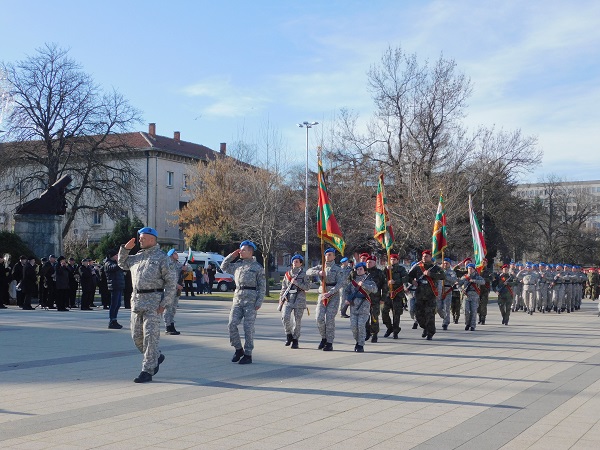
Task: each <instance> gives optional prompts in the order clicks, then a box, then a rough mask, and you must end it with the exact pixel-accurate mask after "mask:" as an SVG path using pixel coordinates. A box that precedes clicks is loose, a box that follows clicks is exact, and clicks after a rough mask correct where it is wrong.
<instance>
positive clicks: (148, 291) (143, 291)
mask: <svg viewBox="0 0 600 450" xmlns="http://www.w3.org/2000/svg"><path fill="white" fill-rule="evenodd" d="M164 291H165V290H164V289H162V288H161V289H136V290H135V292H137V293H138V294H150V293H152V292H164Z"/></svg>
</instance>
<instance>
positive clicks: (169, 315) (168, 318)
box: [163, 295, 179, 326]
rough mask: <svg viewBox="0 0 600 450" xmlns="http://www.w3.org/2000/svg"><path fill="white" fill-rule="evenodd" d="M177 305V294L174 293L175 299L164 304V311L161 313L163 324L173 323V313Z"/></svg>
mask: <svg viewBox="0 0 600 450" xmlns="http://www.w3.org/2000/svg"><path fill="white" fill-rule="evenodd" d="M178 305H179V295H175V299H174V300H173V303H171V304H170V305H167V306H165V312H164V313H163V317H164V319H165V325H166V326H169V325H171V324H172V323H175V313H176V312H177V306H178Z"/></svg>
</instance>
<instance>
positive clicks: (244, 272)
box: [221, 253, 267, 356]
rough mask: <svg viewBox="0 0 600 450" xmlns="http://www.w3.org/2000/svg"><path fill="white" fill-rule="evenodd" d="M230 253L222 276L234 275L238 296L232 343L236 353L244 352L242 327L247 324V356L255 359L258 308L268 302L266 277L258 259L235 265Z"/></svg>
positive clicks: (233, 308) (231, 326) (231, 320)
mask: <svg viewBox="0 0 600 450" xmlns="http://www.w3.org/2000/svg"><path fill="white" fill-rule="evenodd" d="M236 256H237V255H235V254H234V253H231V254H229V255H227V256H226V257H225V259H224V260H223V262H222V263H221V270H222V271H223V272H228V273H233V279H234V281H235V292H234V293H233V303H232V305H231V311H230V312H229V323H228V327H229V342H230V343H231V346H232V347H234V348H235V349H236V350H239V349H241V348H242V341H241V339H240V332H239V330H238V326H239V324H240V323H241V322H242V320H243V321H244V347H243V348H244V355H247V356H252V350H253V349H254V322H255V321H256V313H257V311H258V308H260V307H261V306H262V303H263V300H264V298H265V289H266V287H267V284H266V281H265V273H264V270H263V267H262V266H261V265H260V264H259V263H258V262H256V258H255V257H252V259H248V260H244V259H240V260H239V261H236V262H232V261H233V259H234V258H235V257H236Z"/></svg>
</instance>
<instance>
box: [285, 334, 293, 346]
mask: <svg viewBox="0 0 600 450" xmlns="http://www.w3.org/2000/svg"><path fill="white" fill-rule="evenodd" d="M286 338H287V339H286V341H285V346H286V347H287V346H289V345H290V344H291V343H292V339H294V336H292V335H291V334H288V335H286Z"/></svg>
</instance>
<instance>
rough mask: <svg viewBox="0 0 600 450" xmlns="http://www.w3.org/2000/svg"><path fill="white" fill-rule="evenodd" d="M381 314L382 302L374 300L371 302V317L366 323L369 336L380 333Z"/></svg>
mask: <svg viewBox="0 0 600 450" xmlns="http://www.w3.org/2000/svg"><path fill="white" fill-rule="evenodd" d="M380 313H381V302H380V301H379V300H378V299H375V298H373V299H372V301H371V309H370V317H368V318H367V320H366V321H365V323H366V325H365V330H366V332H367V334H368V333H369V332H370V333H371V334H377V333H379V314H380Z"/></svg>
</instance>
